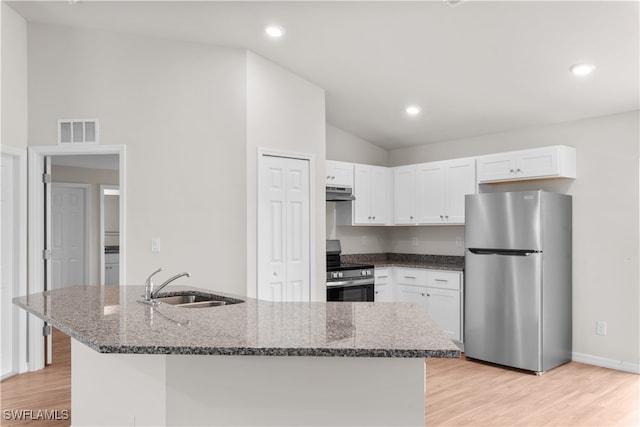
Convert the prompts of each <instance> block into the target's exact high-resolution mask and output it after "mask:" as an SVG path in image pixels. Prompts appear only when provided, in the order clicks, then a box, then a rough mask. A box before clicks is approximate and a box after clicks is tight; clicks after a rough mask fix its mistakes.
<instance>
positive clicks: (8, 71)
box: [0, 2, 27, 149]
mask: <svg viewBox="0 0 640 427" xmlns="http://www.w3.org/2000/svg"><path fill="white" fill-rule="evenodd" d="M0 7H1V10H0V14H1V15H2V24H1V27H2V30H1V35H0V40H1V43H2V45H1V47H0V49H1V52H2V53H1V55H2V58H1V60H0V75H1V77H0V81H1V83H0V84H1V87H0V92H1V93H2V101H1V103H2V104H1V107H0V109H1V111H2V113H1V116H2V119H1V124H0V128H1V139H0V141H1V142H2V144H3V145H8V146H11V147H16V148H22V149H26V148H27V22H26V21H25V20H24V18H23V17H22V16H20V15H18V14H17V13H16V12H15V11H14V10H13V9H12V8H11V6H9V5H7V4H5V3H4V2H2V3H1V6H0Z"/></svg>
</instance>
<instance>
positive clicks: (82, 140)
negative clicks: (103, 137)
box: [58, 119, 100, 144]
mask: <svg viewBox="0 0 640 427" xmlns="http://www.w3.org/2000/svg"><path fill="white" fill-rule="evenodd" d="M99 131H100V127H99V126H98V119H64V120H58V144H98V143H99V142H100V137H99Z"/></svg>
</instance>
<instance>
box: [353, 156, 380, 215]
mask: <svg viewBox="0 0 640 427" xmlns="http://www.w3.org/2000/svg"><path fill="white" fill-rule="evenodd" d="M353 181H354V182H353V183H354V194H355V196H356V200H355V201H354V202H353V222H354V223H355V224H370V223H371V222H372V214H371V191H372V188H371V166H367V165H355V167H354V179H353ZM374 191H375V190H374Z"/></svg>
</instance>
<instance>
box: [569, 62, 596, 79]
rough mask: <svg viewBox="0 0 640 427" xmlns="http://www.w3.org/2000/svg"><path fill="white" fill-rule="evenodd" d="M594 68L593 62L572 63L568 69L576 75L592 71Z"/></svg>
mask: <svg viewBox="0 0 640 427" xmlns="http://www.w3.org/2000/svg"><path fill="white" fill-rule="evenodd" d="M594 68H596V67H594V66H593V64H573V65H572V66H571V67H569V71H571V72H572V73H573V74H575V75H576V76H585V75H587V74H589V73H591V72H592V71H593V69H594Z"/></svg>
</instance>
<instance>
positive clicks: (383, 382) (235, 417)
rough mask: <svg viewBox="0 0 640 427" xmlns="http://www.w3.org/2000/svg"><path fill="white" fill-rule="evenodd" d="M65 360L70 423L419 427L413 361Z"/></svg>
mask: <svg viewBox="0 0 640 427" xmlns="http://www.w3.org/2000/svg"><path fill="white" fill-rule="evenodd" d="M72 358H73V359H72V360H73V363H72V408H71V417H72V424H73V425H87V426H88V425H136V426H142V425H207V426H211V425H229V426H231V425H281V426H284V425H298V426H299V425H324V426H329V425H343V426H346V425H370V426H374V425H387V426H390V425H402V426H410V425H420V426H422V425H424V391H425V365H424V359H421V358H368V357H362V358H360V357H295V356H265V357H262V356H193V355H153V354H101V353H97V352H95V351H94V350H92V349H90V348H88V347H86V346H85V345H84V344H81V343H79V342H77V341H76V340H72Z"/></svg>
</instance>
